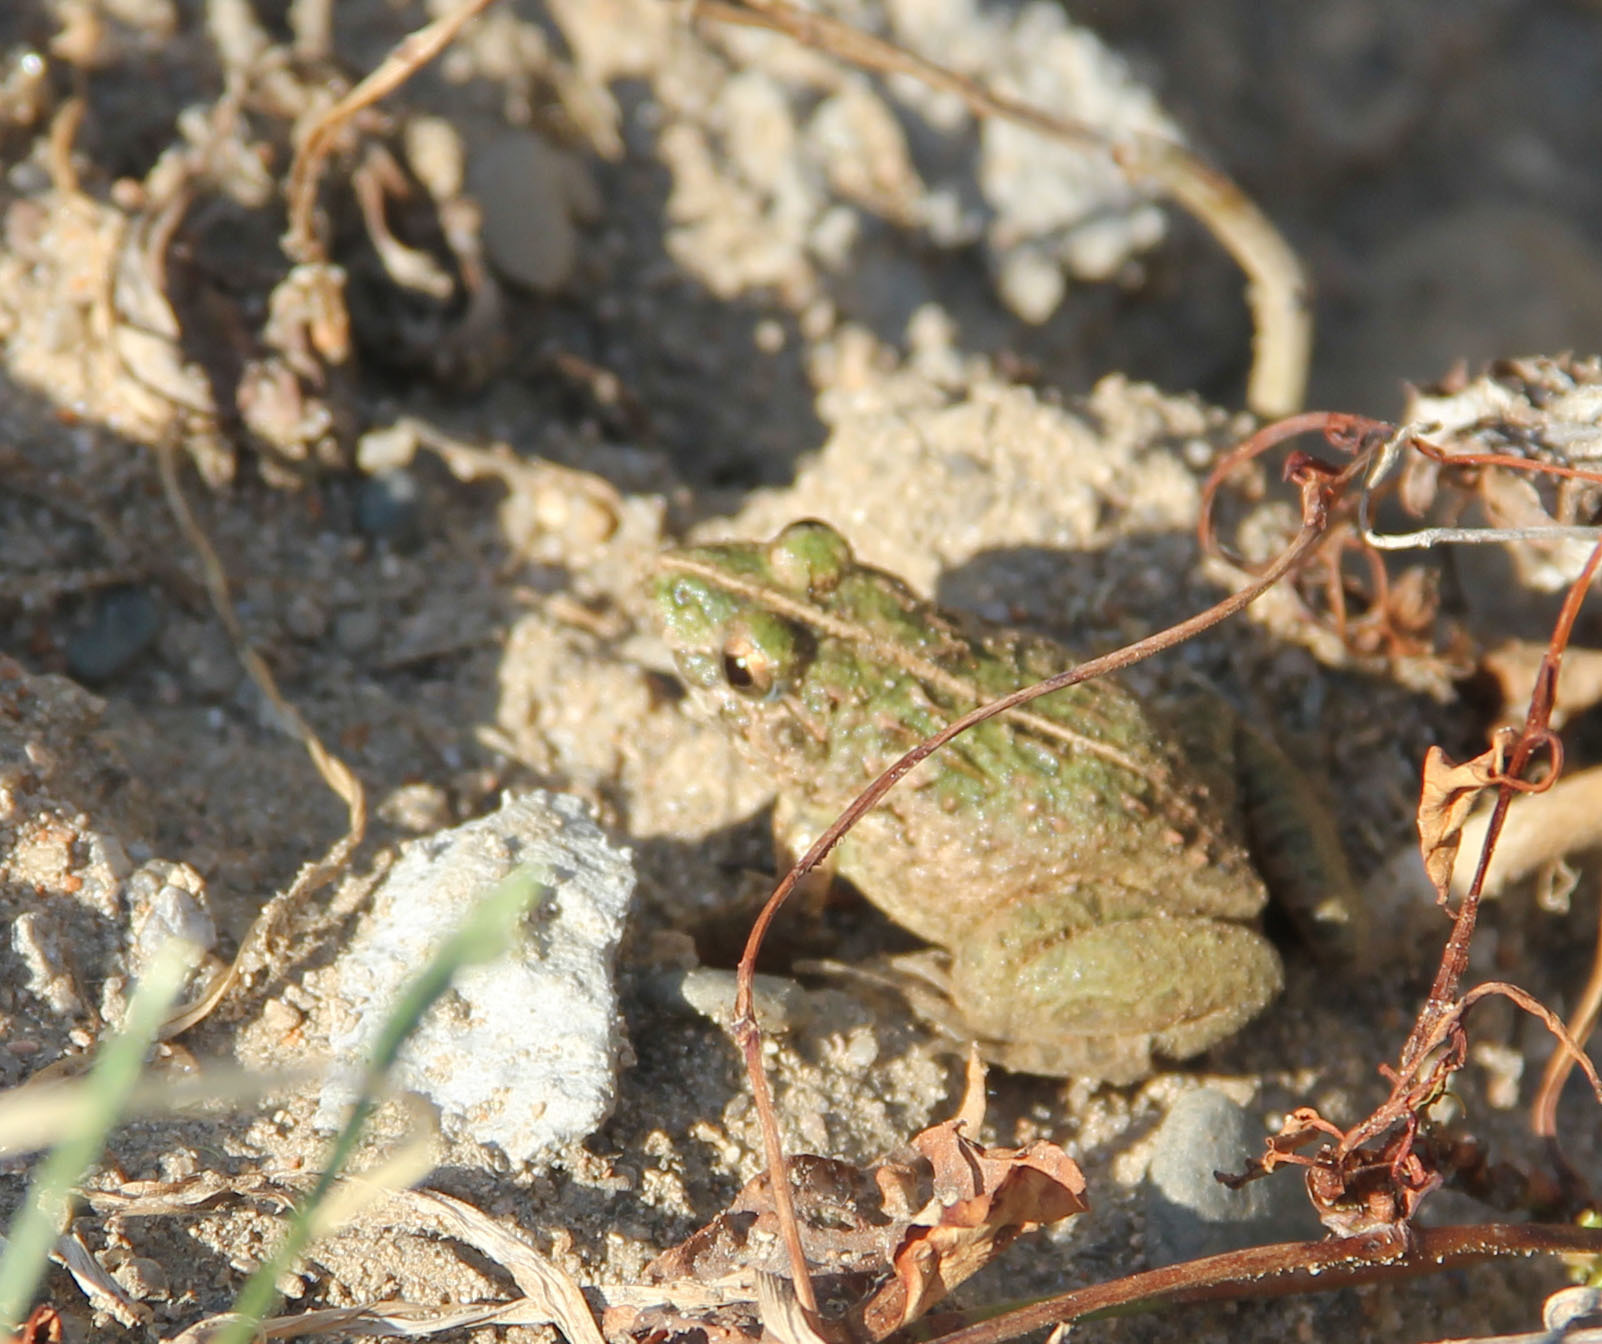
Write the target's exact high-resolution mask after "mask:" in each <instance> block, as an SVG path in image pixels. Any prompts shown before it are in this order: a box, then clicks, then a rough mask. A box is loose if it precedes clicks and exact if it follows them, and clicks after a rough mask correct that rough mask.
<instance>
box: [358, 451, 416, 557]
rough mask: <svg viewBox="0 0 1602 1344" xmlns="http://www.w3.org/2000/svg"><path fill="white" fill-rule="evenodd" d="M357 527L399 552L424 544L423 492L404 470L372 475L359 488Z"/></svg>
mask: <svg viewBox="0 0 1602 1344" xmlns="http://www.w3.org/2000/svg"><path fill="white" fill-rule="evenodd" d="M356 526H357V527H359V528H361V530H362V531H363V532H365V533H366V534H367V535H368V536H370V537H372V538H373V539H374V540H375V541H382V542H385V543H386V544H387V545H389V546H390V547H391V548H392V549H393V550H396V551H402V552H405V551H415V550H416V549H417V548H418V547H419V546H421V545H422V544H423V540H424V536H425V532H424V528H423V491H422V487H421V486H420V485H419V484H418V481H417V477H416V476H414V475H413V474H412V473H411V472H409V471H406V470H404V469H398V470H395V471H381V472H379V473H378V474H377V475H376V476H369V477H368V478H367V479H366V480H364V481H363V482H362V483H361V485H359V486H358V487H357V489H356Z"/></svg>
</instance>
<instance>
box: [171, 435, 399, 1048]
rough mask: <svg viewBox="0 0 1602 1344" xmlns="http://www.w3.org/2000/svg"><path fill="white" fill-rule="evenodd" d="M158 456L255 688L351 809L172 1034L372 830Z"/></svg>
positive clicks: (347, 773) (201, 1014)
mask: <svg viewBox="0 0 1602 1344" xmlns="http://www.w3.org/2000/svg"><path fill="white" fill-rule="evenodd" d="M156 464H157V467H158V469H159V471H160V475H161V487H162V491H163V492H164V493H165V495H166V498H167V507H168V508H169V509H170V510H171V512H172V515H173V518H174V519H175V520H176V521H177V523H178V527H179V529H180V530H181V531H182V532H183V534H184V536H185V538H186V539H187V540H188V542H189V545H190V547H191V548H192V549H193V550H194V552H195V555H196V558H197V559H198V560H199V561H200V567H201V573H202V575H203V577H204V580H205V585H206V592H207V594H208V596H209V597H210V598H211V605H212V609H213V610H214V611H215V612H216V613H217V619H218V620H219V621H221V622H222V625H223V629H224V630H226V631H227V632H228V638H229V640H230V642H231V643H232V644H233V647H234V653H235V655H236V656H237V657H238V659H239V661H240V662H241V663H242V664H243V665H244V668H245V672H246V674H247V675H248V676H249V677H250V679H251V681H253V682H254V683H255V685H256V688H257V690H259V691H260V692H261V693H262V695H263V696H264V697H265V698H266V700H267V701H268V703H269V704H271V705H272V707H273V708H274V709H275V710H276V711H277V712H278V713H279V715H280V716H282V718H283V721H284V722H285V723H286V724H288V725H289V727H290V728H291V730H292V731H293V732H294V734H295V736H296V737H298V738H299V739H300V742H301V745H302V746H304V747H305V748H306V753H307V755H309V756H310V757H311V759H312V764H313V765H314V766H316V767H317V773H318V774H319V775H321V776H322V778H323V782H324V783H325V784H327V785H328V787H329V788H330V789H332V790H333V791H334V792H335V793H336V794H337V795H338V796H339V798H340V800H341V801H342V802H343V803H344V804H345V815H346V827H345V834H344V835H342V836H340V838H339V839H338V840H336V841H335V842H334V844H333V845H332V847H330V849H329V850H328V852H327V853H326V854H324V855H323V857H322V858H321V859H319V860H317V861H316V862H314V863H309V864H307V865H306V866H305V867H304V868H302V869H301V870H300V872H299V873H297V874H296V876H295V880H294V881H293V882H292V883H291V884H290V885H289V887H288V888H287V889H286V890H284V891H282V892H280V893H278V894H277V895H275V896H274V897H273V898H272V899H271V900H269V901H268V902H267V903H266V904H265V905H264V906H263V907H262V908H261V912H260V913H259V914H258V915H257V916H256V918H255V920H254V922H253V923H252V924H251V926H250V929H249V931H248V932H247V933H246V934H245V937H244V939H243V940H242V941H241V942H240V944H239V951H238V952H237V953H235V954H234V959H233V961H232V962H231V963H230V964H229V965H228V966H227V967H226V968H225V969H223V970H222V971H220V972H218V973H217V975H216V976H214V977H213V978H212V981H211V983H210V984H209V985H208V986H207V987H206V988H205V990H204V991H202V993H201V994H200V996H199V997H198V998H197V999H196V1000H195V1001H194V1002H192V1003H189V1004H187V1005H185V1006H184V1007H183V1008H181V1009H180V1010H179V1011H178V1012H176V1013H174V1014H173V1015H172V1016H171V1017H169V1018H168V1019H167V1021H166V1023H165V1024H163V1026H162V1029H161V1039H162V1040H171V1039H172V1038H173V1037H174V1036H177V1035H178V1034H179V1033H181V1032H185V1031H188V1030H189V1028H190V1027H192V1026H194V1025H195V1023H197V1022H199V1021H201V1020H202V1019H203V1018H205V1017H206V1016H207V1015H208V1014H210V1012H211V1011H212V1009H214V1008H215V1007H216V1006H217V1005H218V1004H219V1003H221V1002H222V1001H223V998H224V997H225V996H226V995H227V994H228V992H229V991H230V990H231V989H232V988H233V987H234V986H235V985H236V984H237V983H238V982H239V979H240V977H241V976H242V975H243V973H244V970H245V967H246V966H247V965H248V964H249V963H250V962H251V961H252V960H253V959H254V958H256V957H257V956H258V955H259V954H260V952H261V951H262V950H263V949H264V948H265V947H266V945H267V943H268V942H269V940H270V939H271V938H272V936H273V934H274V933H275V932H276V931H277V930H278V929H279V928H280V927H281V926H282V924H283V922H284V921H285V920H286V919H288V918H289V916H290V914H291V913H293V912H294V911H295V910H296V909H297V908H298V907H299V906H300V904H301V903H302V902H303V901H304V900H305V899H306V898H307V897H308V896H310V895H311V894H312V893H313V892H314V891H317V890H318V889H319V888H321V887H323V886H326V885H327V884H328V883H329V882H331V881H332V880H333V879H334V878H335V877H337V876H338V875H339V874H340V873H342V872H343V871H344V870H345V867H346V865H347V864H348V863H349V862H350V858H351V855H352V854H354V853H355V852H356V848H357V846H358V845H360V844H361V842H362V837H363V836H364V835H366V833H367V797H366V794H365V793H364V792H363V790H362V785H361V781H360V780H359V779H357V778H356V775H355V774H354V773H353V772H352V770H351V768H350V767H349V766H348V765H346V764H345V762H344V761H342V760H340V758H339V757H337V756H335V755H334V754H333V753H332V752H331V751H329V750H328V748H327V747H325V746H324V745H323V743H322V739H321V738H319V737H318V736H317V732H316V730H315V729H314V728H313V727H312V726H311V725H310V724H309V723H307V722H306V720H305V718H304V717H303V716H302V715H301V713H300V711H299V710H298V709H296V708H295V707H294V706H293V705H292V704H290V703H289V701H288V700H286V699H285V698H284V696H283V694H282V693H281V692H280V691H279V689H278V683H277V681H276V680H275V679H274V677H273V674H272V671H271V670H270V669H269V668H268V666H267V663H266V660H265V659H263V658H262V656H261V655H260V654H259V653H257V652H256V650H255V649H254V648H252V647H251V645H250V642H249V640H248V639H247V638H246V635H245V631H244V627H243V626H241V625H240V623H239V616H238V613H237V612H235V610H234V603H233V598H232V597H231V596H230V595H229V592H228V576H227V574H226V573H224V571H223V567H222V562H221V561H220V560H219V559H218V558H217V552H216V550H215V549H214V548H213V546H212V544H211V541H210V540H209V539H208V538H207V536H206V533H205V531H204V530H203V529H202V528H201V526H200V524H199V522H198V521H197V520H196V518H195V515H194V513H193V512H192V511H191V510H190V508H189V502H188V500H186V499H185V498H184V493H183V488H182V486H180V484H179V482H178V464H177V452H176V450H175V449H174V448H173V446H172V444H171V443H162V444H159V445H157V448H156Z"/></svg>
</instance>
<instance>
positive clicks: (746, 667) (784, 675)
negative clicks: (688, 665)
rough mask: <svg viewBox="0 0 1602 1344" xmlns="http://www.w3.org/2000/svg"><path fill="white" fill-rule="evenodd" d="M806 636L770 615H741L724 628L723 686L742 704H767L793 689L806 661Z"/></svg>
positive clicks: (795, 627) (807, 642) (796, 628)
mask: <svg viewBox="0 0 1602 1344" xmlns="http://www.w3.org/2000/svg"><path fill="white" fill-rule="evenodd" d="M809 647H810V641H809V640H808V638H807V635H806V632H805V631H804V630H801V629H800V628H798V627H797V626H794V625H792V624H791V623H790V622H789V621H786V620H783V619H781V618H780V617H778V616H775V615H773V614H772V613H770V612H763V611H752V612H747V613H744V614H743V615H742V616H740V617H739V618H738V619H736V620H735V621H733V622H732V623H731V624H730V625H729V626H728V627H726V633H725V635H724V639H723V648H722V650H721V651H720V655H719V658H720V662H721V664H722V672H723V683H724V685H726V686H727V687H728V688H729V689H730V690H731V691H733V692H734V693H735V694H736V695H738V696H741V697H742V698H744V699H746V700H771V699H773V698H774V697H775V696H778V695H781V694H784V693H785V692H787V691H789V690H790V689H791V688H792V687H793V686H794V685H795V681H796V678H797V677H798V676H799V675H800V674H801V669H802V667H803V666H804V664H805V663H806V661H807V654H808V649H809Z"/></svg>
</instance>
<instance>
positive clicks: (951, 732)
mask: <svg viewBox="0 0 1602 1344" xmlns="http://www.w3.org/2000/svg"><path fill="white" fill-rule="evenodd" d="M1362 465H1363V463H1362V460H1361V459H1359V460H1358V461H1356V462H1354V463H1353V464H1352V465H1351V466H1349V467H1347V468H1346V470H1345V471H1343V472H1341V473H1338V474H1326V473H1324V472H1322V471H1319V470H1308V471H1305V472H1303V473H1301V475H1300V477H1299V478H1298V485H1299V486H1300V488H1301V496H1302V527H1301V531H1300V532H1299V533H1297V535H1296V537H1295V538H1294V539H1293V540H1292V542H1291V544H1290V545H1289V546H1288V547H1287V548H1286V549H1285V551H1284V553H1283V554H1282V555H1281V556H1280V557H1279V559H1278V560H1277V561H1275V563H1274V564H1273V565H1271V566H1269V567H1268V568H1267V569H1265V570H1264V571H1263V572H1262V573H1261V574H1259V575H1258V576H1257V577H1256V578H1255V579H1254V580H1253V581H1252V582H1251V583H1250V584H1249V585H1247V586H1246V587H1244V588H1242V589H1241V590H1240V591H1239V592H1236V593H1232V594H1230V596H1228V597H1226V598H1224V600H1223V601H1221V602H1218V603H1216V604H1215V605H1213V606H1211V607H1209V608H1208V609H1207V610H1206V611H1204V612H1201V613H1199V614H1198V615H1195V616H1192V617H1191V618H1190V619H1189V620H1185V621H1181V622H1180V623H1179V624H1178V625H1174V626H1170V627H1169V628H1168V629H1166V630H1162V631H1159V632H1158V633H1157V634H1155V635H1150V636H1148V637H1147V638H1145V639H1142V640H1137V641H1136V642H1135V643H1133V644H1129V645H1127V646H1125V647H1124V648H1122V649H1119V650H1117V651H1116V652H1114V653H1109V654H1105V655H1103V656H1102V657H1100V658H1092V659H1090V660H1089V661H1088V662H1084V663H1080V664H1079V665H1078V666H1077V667H1072V668H1069V669H1068V670H1066V671H1064V672H1060V673H1058V674H1057V675H1056V676H1054V677H1049V678H1047V679H1046V680H1045V681H1041V682H1036V683H1035V684H1034V685H1033V686H1025V687H1022V688H1020V689H1019V690H1016V691H1013V692H1012V693H1011V694H1009V695H1005V696H1003V697H1001V699H999V700H994V701H991V702H990V703H989V704H985V705H980V706H978V707H977V708H975V709H972V710H970V711H969V712H968V713H966V714H964V715H962V716H961V717H960V718H958V719H954V720H953V721H952V722H951V723H949V724H947V725H946V727H944V728H943V729H941V730H940V731H939V732H938V733H936V734H935V735H934V736H933V737H930V738H927V739H925V740H924V741H923V742H920V743H919V744H918V745H917V746H916V747H914V748H912V750H910V751H908V752H907V753H906V754H905V755H903V756H902V757H901V758H900V759H899V760H897V761H896V762H895V763H894V764H892V765H891V766H890V767H889V768H888V769H886V770H885V771H884V772H883V773H882V774H881V775H879V777H878V778H877V779H875V780H874V781H873V782H872V783H871V784H869V785H868V787H867V788H866V789H864V790H863V791H862V792H861V793H860V794H858V795H857V797H856V798H855V799H854V800H853V801H852V803H851V805H850V806H849V807H847V808H846V809H845V811H844V812H842V813H841V814H840V816H838V817H837V818H836V819H835V820H834V822H833V824H832V825H830V826H829V828H828V829H827V830H825V831H824V832H823V834H822V835H820V836H819V837H818V838H817V840H815V841H814V842H813V844H812V847H811V848H810V849H808V850H807V852H806V853H805V854H804V855H802V856H801V858H800V859H799V860H798V861H797V862H796V863H795V865H794V866H793V867H792V868H791V869H790V871H789V872H787V873H786V874H785V875H784V878H783V879H782V880H781V881H780V883H779V885H778V886H777V887H775V888H774V891H773V894H772V895H771V896H770V897H769V898H768V902H767V904H766V905H764V906H763V907H762V910H761V912H760V913H759V914H758V915H757V917H756V920H755V922H754V923H753V924H752V926H751V933H750V935H749V936H748V937H747V939H746V944H745V951H744V953H743V954H742V955H741V957H740V965H739V970H738V977H737V984H738V988H737V990H736V992H735V998H734V1024H733V1030H734V1037H735V1040H736V1042H737V1043H738V1044H739V1047H740V1050H741V1052H742V1054H743V1055H744V1057H745V1065H746V1071H747V1072H748V1073H749V1075H750V1078H751V1089H752V1093H753V1095H754V1099H755V1102H756V1107H757V1115H758V1118H759V1120H760V1123H761V1126H762V1143H763V1148H764V1150H765V1152H766V1155H767V1159H768V1172H769V1177H770V1180H771V1181H772V1184H773V1203H774V1211H775V1213H776V1214H777V1216H778V1219H779V1226H780V1229H781V1231H782V1234H783V1237H784V1243H785V1248H786V1251H787V1253H788V1255H789V1259H790V1269H791V1273H792V1275H793V1277H794V1280H795V1286H796V1297H797V1299H798V1300H799V1301H800V1302H801V1304H802V1306H803V1307H804V1308H806V1309H807V1310H808V1311H811V1312H816V1310H817V1298H816V1296H815V1295H814V1293H813V1290H812V1283H811V1278H810V1275H809V1272H808V1270H807V1263H806V1256H805V1253H804V1252H803V1249H802V1245H801V1233H800V1228H799V1225H798V1223H797V1221H796V1216H795V1205H794V1202H793V1201H792V1199H791V1196H790V1182H789V1177H788V1175H787V1167H786V1163H785V1157H784V1144H783V1140H782V1139H781V1138H780V1136H779V1123H778V1118H777V1116H776V1115H775V1113H774V1110H773V1100H772V1094H771V1092H770V1091H769V1089H768V1082H767V1073H766V1070H765V1069H764V1068H763V1064H762V1033H761V1029H760V1028H759V1027H758V1026H757V1019H756V1010H755V976H756V961H757V955H758V953H759V952H760V951H761V949H762V943H763V941H764V939H766V937H767V933H768V929H769V928H770V927H771V926H772V923H773V921H774V919H775V918H776V917H777V915H778V913H779V910H780V908H781V907H782V906H783V905H784V903H785V901H786V900H787V899H788V898H789V896H790V893H791V892H792V891H794V890H795V887H796V885H797V884H798V883H799V882H800V881H801V879H802V878H803V877H805V876H806V875H807V874H808V873H809V872H811V871H812V870H813V869H814V868H816V867H817V866H818V864H820V863H821V862H823V860H824V858H826V857H827V856H828V853H829V851H830V850H832V849H833V848H834V847H835V845H836V844H838V843H839V841H840V838H841V837H842V836H844V835H845V833H846V832H847V831H849V830H850V829H851V827H852V826H854V825H856V823H857V821H858V819H859V818H860V817H861V816H862V815H863V814H864V813H865V812H867V811H868V809H869V808H871V807H873V806H874V805H875V804H876V803H877V802H878V801H879V800H880V799H881V798H883V797H884V796H885V794H887V793H889V791H890V790H891V789H892V788H894V787H895V785H896V783H897V782H898V781H899V780H900V779H902V778H903V777H904V776H905V775H906V774H907V773H908V772H909V771H910V770H912V769H913V767H914V766H916V765H918V764H919V762H921V761H923V760H925V759H926V758H927V757H929V756H931V755H933V754H934V753H935V752H936V751H938V750H939V749H940V748H941V747H943V746H944V745H945V744H946V743H947V742H949V741H951V739H952V738H954V737H956V736H957V735H958V734H960V733H964V732H966V731H967V730H968V729H969V728H972V727H973V726H974V725H975V724H978V723H983V722H984V721H985V720H986V719H990V718H994V717H996V716H997V715H999V714H1005V713H1007V712H1008V711H1009V710H1013V709H1016V708H1017V707H1018V706H1020V705H1024V704H1027V703H1028V702H1029V701H1031V700H1037V699H1039V698H1040V697H1041V696H1043V695H1050V694H1051V693H1052V692H1053V691H1060V690H1062V689H1064V688H1065V687H1068V686H1077V685H1078V684H1079V683H1081V682H1085V681H1090V680H1092V679H1093V678H1095V677H1100V676H1105V675H1106V674H1108V673H1110V672H1116V671H1119V670H1121V669H1123V668H1126V667H1129V666H1131V665H1132V664H1134V663H1137V662H1140V661H1141V660H1142V659H1144V658H1148V657H1150V656H1151V655H1152V654H1154V653H1158V652H1161V651H1162V650H1164V649H1169V648H1172V647H1174V646H1175V645H1176V644H1180V643H1183V642H1184V641H1185V640H1187V639H1190V638H1191V637H1192V636H1194V635H1197V634H1200V633H1201V632H1202V631H1203V630H1206V629H1208V628H1209V627H1211V626H1214V625H1217V624H1218V623H1219V622H1220V621H1223V620H1226V619H1228V618H1229V617H1231V616H1233V615H1235V614H1236V613H1237V612H1239V611H1242V610H1244V609H1245V608H1246V607H1247V606H1248V605H1249V604H1250V603H1251V602H1253V601H1254V600H1256V599H1257V598H1258V597H1260V596H1261V595H1262V594H1263V593H1265V592H1266V591H1267V590H1268V589H1269V588H1271V587H1273V585H1274V584H1276V583H1278V582H1279V580H1280V579H1281V578H1283V577H1284V576H1285V575H1286V574H1288V573H1290V572H1291V570H1293V569H1295V568H1296V566H1297V565H1299V564H1300V563H1301V562H1302V561H1303V560H1304V559H1305V558H1306V557H1307V555H1308V554H1310V553H1311V551H1312V550H1313V548H1314V547H1315V546H1317V544H1318V543H1319V541H1320V540H1321V539H1322V538H1323V535H1324V529H1325V527H1326V525H1327V522H1328V516H1329V501H1330V499H1331V498H1332V497H1333V496H1334V494H1335V493H1336V492H1337V491H1338V490H1339V489H1341V488H1342V487H1343V486H1344V485H1345V484H1346V483H1347V482H1348V481H1349V480H1350V479H1351V478H1352V476H1354V475H1355V474H1356V473H1357V472H1358V471H1359V470H1360V469H1361V467H1362Z"/></svg>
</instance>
